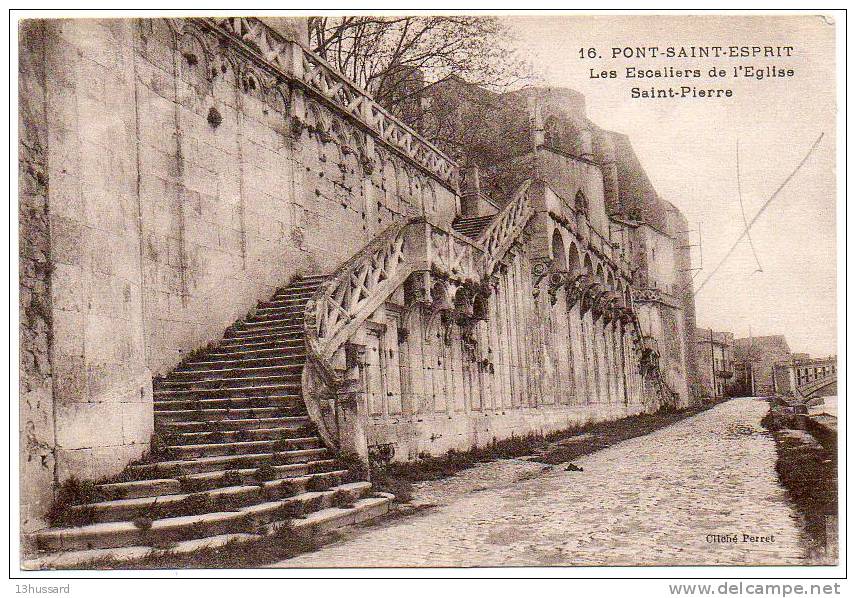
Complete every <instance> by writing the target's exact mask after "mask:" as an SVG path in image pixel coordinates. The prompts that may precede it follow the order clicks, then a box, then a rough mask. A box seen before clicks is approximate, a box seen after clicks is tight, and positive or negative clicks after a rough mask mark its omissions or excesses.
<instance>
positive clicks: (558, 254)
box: [550, 228, 568, 270]
mask: <svg viewBox="0 0 856 598" xmlns="http://www.w3.org/2000/svg"><path fill="white" fill-rule="evenodd" d="M550 257H551V258H552V259H553V263H552V266H553V269H554V270H567V268H568V254H567V252H566V251H565V240H564V239H563V238H562V233H561V232H560V231H559V229H558V228H554V229H553V238H552V239H551V240H550Z"/></svg>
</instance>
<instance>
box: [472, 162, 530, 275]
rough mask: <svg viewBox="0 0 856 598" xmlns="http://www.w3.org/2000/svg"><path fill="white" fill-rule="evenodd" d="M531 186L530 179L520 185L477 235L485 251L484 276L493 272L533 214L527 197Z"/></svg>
mask: <svg viewBox="0 0 856 598" xmlns="http://www.w3.org/2000/svg"><path fill="white" fill-rule="evenodd" d="M531 186H532V180H531V179H529V180H527V181H525V182H524V183H523V184H522V185H520V187H519V188H518V189H517V192H516V193H515V194H514V197H513V198H512V200H511V201H510V202H509V203H508V205H506V206H505V207H504V208H503V209H502V211H500V212H499V214H497V215H496V217H494V219H493V221H492V222H491V223H490V225H488V226H487V228H485V230H484V231H482V234H481V236H479V239H478V241H479V243H480V244H481V246H482V247H483V248H484V252H485V256H484V274H485V276H490V275H491V274H492V273H493V270H494V268H495V267H496V265H497V264H498V263H499V261H500V260H501V259H502V258H503V257H504V256H505V254H506V252H507V251H508V250H509V248H510V247H511V246H512V245H513V244H514V242H515V241H516V240H517V239H518V237H519V236H520V234H521V233H522V232H523V229H524V228H525V227H526V224H527V223H528V222H529V219H530V218H532V216H533V215H534V214H535V209H534V208H533V206H532V200H531V199H530V197H529V189H530V187H531Z"/></svg>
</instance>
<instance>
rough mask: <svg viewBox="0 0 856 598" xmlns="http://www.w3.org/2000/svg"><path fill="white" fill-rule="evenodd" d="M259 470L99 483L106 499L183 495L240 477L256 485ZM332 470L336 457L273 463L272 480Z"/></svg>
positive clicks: (338, 469) (241, 481)
mask: <svg viewBox="0 0 856 598" xmlns="http://www.w3.org/2000/svg"><path fill="white" fill-rule="evenodd" d="M257 470H258V467H249V468H241V469H229V470H216V471H210V472H202V473H193V474H188V475H185V476H179V477H176V478H150V479H142V480H136V481H131V482H114V483H109V484H98V491H99V493H100V494H101V495H102V496H104V498H105V499H110V500H119V499H126V498H145V497H150V496H161V495H166V494H181V493H182V492H183V491H184V490H183V488H187V487H193V488H195V489H199V488H201V489H205V490H209V489H213V488H222V487H224V486H231V485H234V484H235V480H236V479H239V480H240V483H241V484H254V483H257V482H258V479H257V476H256V471H257ZM330 471H340V468H339V466H338V463H337V461H336V460H335V459H322V460H317V461H306V462H301V463H292V464H289V465H274V466H272V478H271V479H274V480H284V479H286V478H293V477H300V476H306V475H309V474H314V473H327V472H330Z"/></svg>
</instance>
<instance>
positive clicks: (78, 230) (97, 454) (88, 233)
mask: <svg viewBox="0 0 856 598" xmlns="http://www.w3.org/2000/svg"><path fill="white" fill-rule="evenodd" d="M42 26H43V28H44V51H45V62H46V69H45V72H46V74H47V78H46V88H47V93H46V98H47V99H46V105H45V116H46V122H47V128H48V136H49V139H50V140H51V141H50V143H49V145H48V156H49V157H48V173H47V179H48V180H49V181H50V184H49V186H48V203H49V205H50V210H49V211H50V214H51V217H50V228H51V251H50V258H49V260H50V263H51V267H52V272H53V273H52V278H53V280H52V287H53V294H54V302H53V307H52V310H53V338H54V339H55V344H54V346H53V348H52V362H53V364H54V372H53V382H54V388H53V393H54V397H53V398H54V416H55V424H54V425H55V431H56V437H55V443H56V447H55V448H56V450H55V454H56V460H57V473H56V479H57V481H58V482H62V481H63V480H64V479H66V478H68V477H70V476H72V475H74V476H77V477H79V478H84V479H97V478H102V477H105V476H109V475H112V474H115V473H118V472H119V471H121V470H122V469H123V468H124V467H125V465H126V464H127V463H128V462H129V461H132V460H134V459H137V458H139V457H140V456H142V454H143V453H144V452H145V451H146V450H148V447H149V440H150V437H151V434H152V430H153V408H152V386H151V374H150V371H149V368H148V366H147V363H146V347H145V329H144V316H143V314H144V309H143V284H142V279H143V273H142V258H141V252H142V239H141V232H140V217H141V215H140V213H139V212H140V208H139V205H140V204H139V194H140V188H139V185H138V180H139V179H138V174H139V166H138V164H139V162H140V156H139V154H140V153H141V152H142V151H144V150H143V149H142V147H141V144H140V143H139V138H138V134H137V132H136V129H135V122H136V116H135V108H136V106H135V100H134V98H135V84H136V80H135V72H134V64H135V63H134V60H135V49H134V48H135V41H134V40H135V21H134V20H131V19H127V20H125V19H123V20H91V19H65V20H61V19H56V20H50V21H44V22H43V24H42Z"/></svg>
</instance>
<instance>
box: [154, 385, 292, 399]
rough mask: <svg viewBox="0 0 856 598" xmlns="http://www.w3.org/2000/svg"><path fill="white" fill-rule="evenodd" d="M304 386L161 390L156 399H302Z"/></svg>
mask: <svg viewBox="0 0 856 598" xmlns="http://www.w3.org/2000/svg"><path fill="white" fill-rule="evenodd" d="M302 390H303V389H302V386H301V385H300V384H299V383H297V382H292V383H288V384H257V385H254V386H224V387H221V388H204V387H199V388H159V389H157V390H156V391H154V394H155V397H156V398H165V399H167V398H180V397H196V396H198V397H199V398H211V399H215V398H226V397H230V396H231V397H238V396H241V397H268V398H275V397H283V398H290V397H300V396H302Z"/></svg>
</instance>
